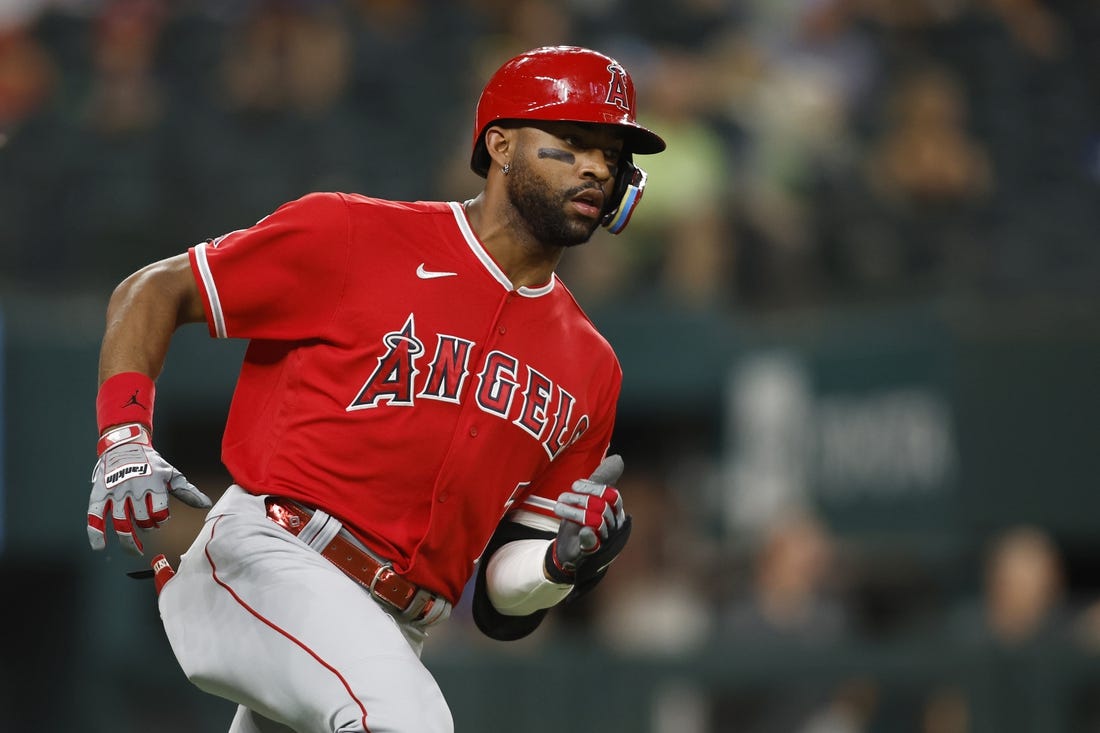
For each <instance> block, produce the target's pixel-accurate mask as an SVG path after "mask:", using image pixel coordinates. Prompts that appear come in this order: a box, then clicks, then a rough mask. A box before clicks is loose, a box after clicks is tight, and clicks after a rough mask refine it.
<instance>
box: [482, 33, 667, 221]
mask: <svg viewBox="0 0 1100 733" xmlns="http://www.w3.org/2000/svg"><path fill="white" fill-rule="evenodd" d="M609 74H610V77H609V76H608V75H609ZM506 120H509V121H512V120H521V121H522V120H537V121H543V122H581V123H589V124H596V125H614V126H616V127H618V128H620V129H621V130H622V133H623V143H624V145H623V155H622V158H621V159H620V161H619V172H618V174H617V175H616V178H615V186H614V189H613V191H612V194H611V196H610V197H609V198H608V200H607V205H606V206H605V208H604V212H603V218H602V220H601V224H602V225H603V226H604V227H606V228H607V230H608V231H610V232H611V233H613V234H618V233H619V232H621V231H622V230H623V229H624V228H625V227H626V224H627V222H628V221H629V220H630V215H631V213H633V211H634V207H635V206H637V205H638V202H639V201H640V200H641V198H642V192H643V191H644V190H645V182H646V175H645V172H644V171H642V170H641V169H640V168H638V167H637V166H636V165H634V160H633V156H634V154H639V155H649V154H652V153H659V152H661V151H662V150H664V149H665V141H664V140H662V139H661V137H660V136H659V135H657V134H656V133H655V132H653V131H651V130H648V129H646V128H645V127H643V126H641V125H639V124H638V122H637V121H636V120H635V118H634V82H633V81H632V80H631V78H630V74H628V73H627V72H626V69H625V68H623V66H622V64H620V63H619V62H618V61H616V60H615V59H613V58H611V57H610V56H605V55H604V54H602V53H599V52H597V51H592V50H590V49H587V48H580V47H578V46H546V47H543V48H536V49H533V50H531V51H527V52H525V53H522V54H520V55H519V56H516V57H515V58H513V59H511V60H509V61H507V62H505V64H504V65H503V66H501V67H500V68H499V69H497V71H496V72H495V73H494V74H493V76H492V77H491V78H490V79H489V81H488V83H486V85H485V89H484V90H483V91H482V92H481V98H480V99H479V100H478V103H477V113H476V119H475V123H474V139H473V152H472V154H471V156H470V168H471V169H473V171H474V172H475V173H477V174H478V175H480V176H482V177H484V176H486V175H488V172H489V164H490V162H491V158H490V156H489V151H488V149H487V148H486V147H485V130H486V129H487V128H488V127H489V126H491V125H494V124H497V123H499V122H503V121H506Z"/></svg>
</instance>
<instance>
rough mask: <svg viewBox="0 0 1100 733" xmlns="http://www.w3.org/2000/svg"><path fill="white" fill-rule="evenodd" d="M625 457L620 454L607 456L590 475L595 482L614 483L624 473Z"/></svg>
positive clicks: (590, 478)
mask: <svg viewBox="0 0 1100 733" xmlns="http://www.w3.org/2000/svg"><path fill="white" fill-rule="evenodd" d="M623 467H624V464H623V458H622V456H620V455H612V456H607V457H605V458H604V459H603V460H602V461H600V465H598V466H596V470H595V471H593V472H592V475H591V476H589V477H588V480H589V481H591V482H592V483H594V484H613V483H615V482H616V481H618V480H619V477H620V476H622V475H623Z"/></svg>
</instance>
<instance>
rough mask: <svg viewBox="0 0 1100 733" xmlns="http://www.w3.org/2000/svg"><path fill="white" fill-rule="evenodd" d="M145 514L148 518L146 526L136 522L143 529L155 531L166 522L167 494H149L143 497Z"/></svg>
mask: <svg viewBox="0 0 1100 733" xmlns="http://www.w3.org/2000/svg"><path fill="white" fill-rule="evenodd" d="M145 514H146V516H148V517H149V522H148V523H147V524H142V523H141V522H138V523H137V525H138V526H139V527H141V528H143V529H150V528H153V529H156V528H157V527H159V526H160V525H161V524H162V523H164V522H167V521H168V494H162V493H160V492H155V493H154V492H149V493H148V494H146V495H145Z"/></svg>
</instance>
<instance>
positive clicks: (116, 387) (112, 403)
mask: <svg viewBox="0 0 1100 733" xmlns="http://www.w3.org/2000/svg"><path fill="white" fill-rule="evenodd" d="M155 396H156V387H154V386H153V380H152V379H151V378H150V377H149V376H148V375H146V374H142V373H141V372H122V373H120V374H116V375H114V376H113V377H110V378H109V379H107V381H105V382H104V383H103V384H102V385H100V387H99V394H98V395H97V396H96V400H95V414H96V424H97V425H98V426H99V434H100V435H102V434H103V432H104V431H105V430H106V429H107V428H109V427H111V426H112V425H121V424H122V423H140V424H142V425H144V426H145V427H147V428H148V429H149V430H150V431H151V430H152V429H153V399H154V398H155Z"/></svg>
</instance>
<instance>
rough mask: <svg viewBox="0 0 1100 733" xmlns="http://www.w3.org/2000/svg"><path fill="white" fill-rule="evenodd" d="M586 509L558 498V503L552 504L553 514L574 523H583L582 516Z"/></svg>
mask: <svg viewBox="0 0 1100 733" xmlns="http://www.w3.org/2000/svg"><path fill="white" fill-rule="evenodd" d="M586 511H587V510H586V509H585V508H584V507H583V506H574V505H573V504H569V503H567V502H564V501H562V500H561V499H558V503H557V504H555V505H554V514H556V515H557V516H558V518H559V519H565V520H568V521H570V522H575V523H576V524H582V525H583V524H584V516H585V512H586Z"/></svg>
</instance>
